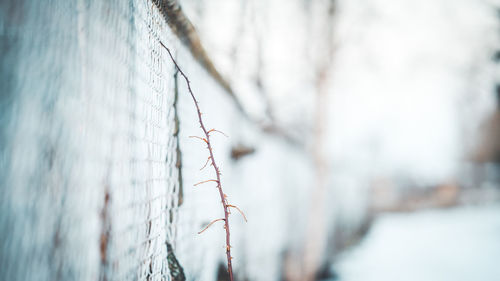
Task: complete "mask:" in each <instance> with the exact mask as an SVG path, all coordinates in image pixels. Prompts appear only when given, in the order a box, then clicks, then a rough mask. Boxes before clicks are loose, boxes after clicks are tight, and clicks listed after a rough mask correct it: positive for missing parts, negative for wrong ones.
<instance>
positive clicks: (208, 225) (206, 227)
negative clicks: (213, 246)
mask: <svg viewBox="0 0 500 281" xmlns="http://www.w3.org/2000/svg"><path fill="white" fill-rule="evenodd" d="M223 220H225V219H216V220H213V221H211V222H210V223H209V224H207V226H205V228H203V229H202V230H200V231H199V232H198V234H201V233H202V232H203V231H205V230H207V229H208V228H209V227H210V226H211V225H212V224H214V223H216V222H218V221H223Z"/></svg>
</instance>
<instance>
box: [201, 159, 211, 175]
mask: <svg viewBox="0 0 500 281" xmlns="http://www.w3.org/2000/svg"><path fill="white" fill-rule="evenodd" d="M209 162H210V156H208V158H207V162H205V165H203V167H201V169H200V171H201V170H203V169H205V167H206V166H207V165H208V163H209Z"/></svg>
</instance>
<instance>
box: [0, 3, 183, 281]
mask: <svg viewBox="0 0 500 281" xmlns="http://www.w3.org/2000/svg"><path fill="white" fill-rule="evenodd" d="M0 12H1V13H2V15H1V16H0V27H1V29H2V30H1V31H2V33H1V34H0V36H2V38H0V39H1V40H0V41H1V42H2V45H1V46H0V50H1V52H0V79H1V81H0V82H1V86H0V87H1V93H2V96H1V100H0V119H1V123H2V127H1V129H0V144H1V145H0V150H1V158H0V184H1V185H0V214H1V215H0V280H98V279H100V280H170V279H171V276H170V275H171V274H170V270H169V264H168V263H169V261H172V259H168V258H167V244H170V245H171V246H172V247H174V249H175V243H174V242H175V236H176V225H177V208H178V204H179V199H180V196H181V195H182V192H181V191H180V186H179V172H178V167H177V157H178V155H177V152H176V149H177V137H176V134H177V128H176V127H177V126H176V113H175V108H174V102H175V87H174V68H173V65H172V64H171V63H170V62H169V61H168V57H167V54H166V53H165V52H164V50H162V49H161V47H160V44H159V41H160V40H161V41H162V42H164V43H165V44H172V42H173V39H172V38H173V36H172V34H171V33H170V32H169V29H168V27H167V26H166V23H165V22H164V19H163V17H162V15H161V14H160V13H159V12H158V9H156V7H155V6H154V5H153V4H152V3H151V1H147V0H133V1H92V0H88V1H84V0H78V1H76V0H75V1H62V0H54V1H30V0H25V1H14V0H12V1H3V3H2V4H0Z"/></svg>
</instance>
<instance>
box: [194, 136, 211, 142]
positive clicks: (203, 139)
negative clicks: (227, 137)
mask: <svg viewBox="0 0 500 281" xmlns="http://www.w3.org/2000/svg"><path fill="white" fill-rule="evenodd" d="M189 137H190V138H192V139H200V140H202V141H204V142H205V143H207V142H208V141H207V139H206V138H202V137H198V136H189Z"/></svg>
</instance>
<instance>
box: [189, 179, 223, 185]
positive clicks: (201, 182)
mask: <svg viewBox="0 0 500 281" xmlns="http://www.w3.org/2000/svg"><path fill="white" fill-rule="evenodd" d="M211 181H213V182H216V183H217V184H218V183H219V181H218V180H206V181H200V182H199V183H195V184H194V186H197V185H200V184H204V183H207V182H211Z"/></svg>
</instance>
